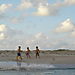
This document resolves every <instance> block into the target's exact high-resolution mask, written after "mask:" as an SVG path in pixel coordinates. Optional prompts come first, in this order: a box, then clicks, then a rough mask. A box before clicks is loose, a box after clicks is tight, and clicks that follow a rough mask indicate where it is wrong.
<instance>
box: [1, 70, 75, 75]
mask: <svg viewBox="0 0 75 75" xmlns="http://www.w3.org/2000/svg"><path fill="white" fill-rule="evenodd" d="M0 75H75V70H74V69H73V70H68V69H67V70H47V71H36V72H34V71H31V72H29V71H0Z"/></svg>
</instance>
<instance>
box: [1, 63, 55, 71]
mask: <svg viewBox="0 0 75 75" xmlns="http://www.w3.org/2000/svg"><path fill="white" fill-rule="evenodd" d="M49 68H55V66H54V65H51V64H34V63H23V62H0V70H33V69H34V70H37V69H38V70H42V69H49Z"/></svg>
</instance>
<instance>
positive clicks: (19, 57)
mask: <svg viewBox="0 0 75 75" xmlns="http://www.w3.org/2000/svg"><path fill="white" fill-rule="evenodd" d="M21 52H22V50H21V46H18V50H17V57H16V58H17V60H22V57H21Z"/></svg>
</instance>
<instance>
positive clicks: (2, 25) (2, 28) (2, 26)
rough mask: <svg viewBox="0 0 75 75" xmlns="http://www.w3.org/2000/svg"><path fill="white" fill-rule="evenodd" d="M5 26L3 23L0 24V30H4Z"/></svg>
mask: <svg viewBox="0 0 75 75" xmlns="http://www.w3.org/2000/svg"><path fill="white" fill-rule="evenodd" d="M6 29H7V27H6V26H5V25H4V24H0V32H4V31H6Z"/></svg>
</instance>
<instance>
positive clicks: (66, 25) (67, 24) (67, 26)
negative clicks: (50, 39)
mask: <svg viewBox="0 0 75 75" xmlns="http://www.w3.org/2000/svg"><path fill="white" fill-rule="evenodd" d="M74 29H75V26H74V24H73V23H72V21H71V20H70V19H67V20H66V21H64V22H62V23H61V24H60V25H59V27H57V28H56V29H55V32H72V31H73V30H74Z"/></svg>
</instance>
